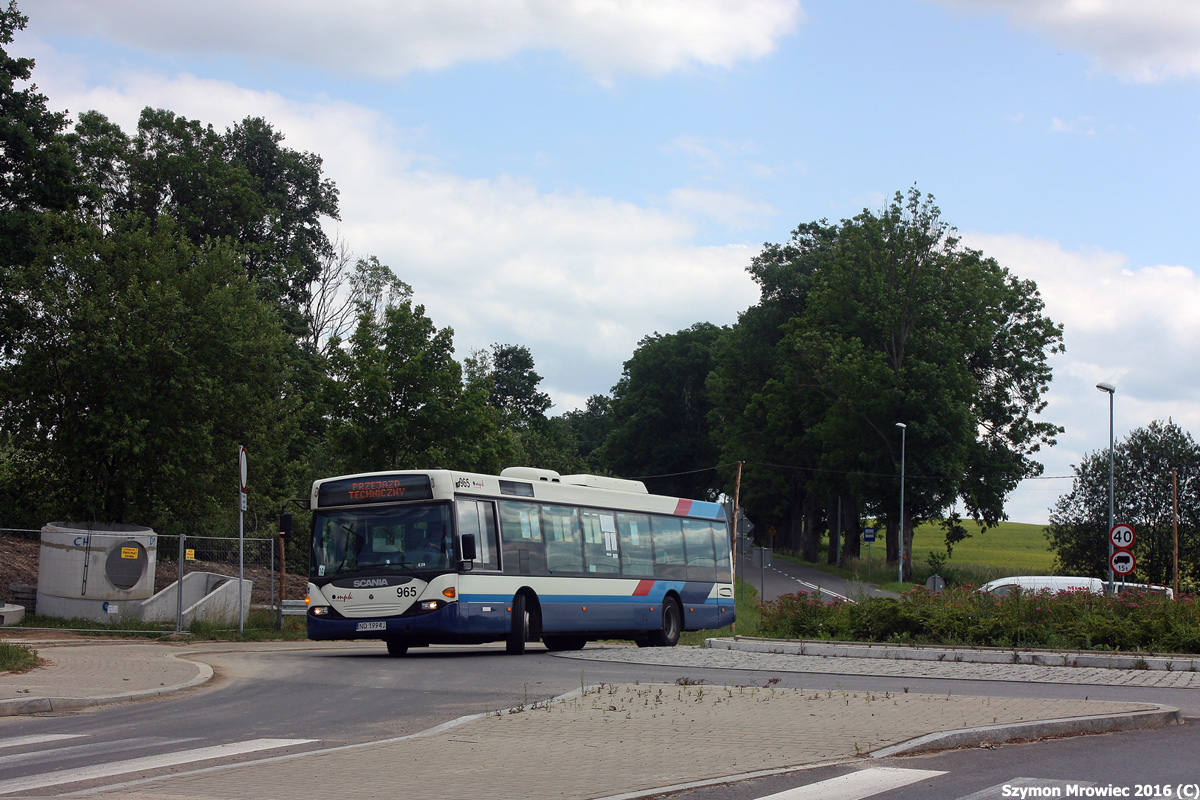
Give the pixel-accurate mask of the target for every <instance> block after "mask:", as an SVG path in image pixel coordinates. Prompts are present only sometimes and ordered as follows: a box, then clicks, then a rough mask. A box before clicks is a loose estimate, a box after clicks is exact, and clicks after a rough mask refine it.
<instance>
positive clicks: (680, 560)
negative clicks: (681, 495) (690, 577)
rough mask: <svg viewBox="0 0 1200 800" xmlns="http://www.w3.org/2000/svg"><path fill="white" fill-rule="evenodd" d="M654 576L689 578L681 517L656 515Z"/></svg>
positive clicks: (654, 519) (654, 524) (676, 578)
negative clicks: (684, 552)
mask: <svg viewBox="0 0 1200 800" xmlns="http://www.w3.org/2000/svg"><path fill="white" fill-rule="evenodd" d="M651 524H652V525H653V526H654V577H656V578H665V579H667V580H676V581H683V580H687V560H686V559H685V558H684V554H683V525H682V520H680V518H679V517H654V518H653V519H652V520H651Z"/></svg>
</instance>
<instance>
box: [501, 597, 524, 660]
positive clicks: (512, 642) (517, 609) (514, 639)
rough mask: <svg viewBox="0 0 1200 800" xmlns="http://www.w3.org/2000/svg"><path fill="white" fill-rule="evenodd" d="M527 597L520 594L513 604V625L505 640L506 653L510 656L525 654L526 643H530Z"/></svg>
mask: <svg viewBox="0 0 1200 800" xmlns="http://www.w3.org/2000/svg"><path fill="white" fill-rule="evenodd" d="M526 605H527V602H526V599H525V595H523V594H519V595H517V596H516V597H514V598H513V602H512V625H511V626H510V627H509V630H508V637H507V638H506V639H505V640H504V652H506V653H508V654H509V655H510V656H519V655H521V654H523V653H524V652H525V643H526V642H527V641H529V627H530V626H529V611H528V609H527V608H526Z"/></svg>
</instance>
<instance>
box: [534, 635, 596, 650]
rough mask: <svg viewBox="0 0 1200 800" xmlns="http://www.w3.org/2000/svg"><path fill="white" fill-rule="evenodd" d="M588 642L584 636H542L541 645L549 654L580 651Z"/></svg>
mask: <svg viewBox="0 0 1200 800" xmlns="http://www.w3.org/2000/svg"><path fill="white" fill-rule="evenodd" d="M587 642H588V640H587V637H584V636H543V637H542V644H544V645H546V649H547V650H549V651H551V652H559V651H565V650H582V649H583V646H584V645H586V644H587Z"/></svg>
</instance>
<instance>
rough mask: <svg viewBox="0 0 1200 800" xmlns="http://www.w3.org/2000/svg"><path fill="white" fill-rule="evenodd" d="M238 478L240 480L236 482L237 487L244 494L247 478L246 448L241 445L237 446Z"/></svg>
mask: <svg viewBox="0 0 1200 800" xmlns="http://www.w3.org/2000/svg"><path fill="white" fill-rule="evenodd" d="M238 478H239V481H240V482H239V484H238V488H239V489H240V490H241V492H242V494H245V493H246V478H247V475H246V448H245V447H242V446H239V447H238Z"/></svg>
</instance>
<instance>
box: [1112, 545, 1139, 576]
mask: <svg viewBox="0 0 1200 800" xmlns="http://www.w3.org/2000/svg"><path fill="white" fill-rule="evenodd" d="M1108 565H1109V566H1110V567H1112V571H1113V572H1115V573H1116V574H1118V575H1129V574H1130V573H1132V572H1133V570H1134V568H1135V567H1136V566H1137V559H1136V558H1134V557H1133V553H1131V552H1129V551H1128V550H1118V551H1116V552H1115V553H1113V554H1112V558H1110V559H1109V560H1108Z"/></svg>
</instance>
